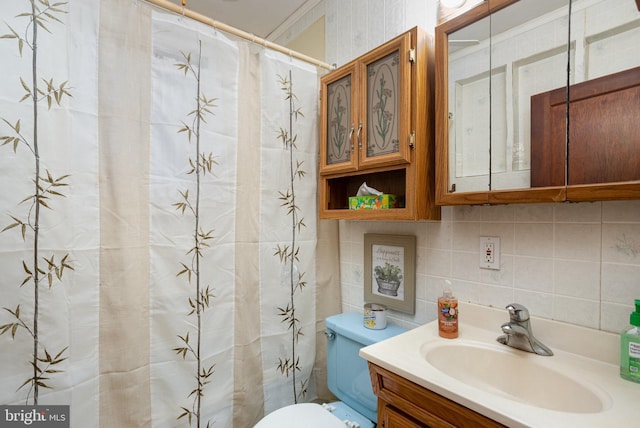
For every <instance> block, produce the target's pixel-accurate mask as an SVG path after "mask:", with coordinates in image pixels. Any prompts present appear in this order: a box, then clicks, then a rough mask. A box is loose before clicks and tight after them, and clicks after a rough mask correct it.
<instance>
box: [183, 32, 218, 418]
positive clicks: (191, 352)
mask: <svg viewBox="0 0 640 428" xmlns="http://www.w3.org/2000/svg"><path fill="white" fill-rule="evenodd" d="M182 56H183V59H184V62H182V63H178V64H176V67H177V68H178V69H179V70H181V71H184V74H185V76H190V77H192V78H195V80H196V83H197V84H196V94H195V95H196V96H195V104H196V106H195V109H193V110H191V111H190V112H189V113H188V117H189V119H190V121H189V122H188V123H187V122H182V127H181V128H180V129H179V130H178V133H183V134H186V137H187V141H188V142H189V143H190V144H192V143H194V142H195V156H194V157H189V159H188V162H189V170H188V171H187V175H192V176H194V180H195V183H196V184H195V190H196V192H195V195H189V190H185V191H180V192H179V193H180V200H179V201H178V202H176V203H174V204H173V206H174V207H175V208H176V209H177V210H178V211H180V212H181V213H182V214H185V212H187V213H189V214H190V215H191V218H192V219H193V247H191V248H190V249H189V251H187V254H186V255H187V257H189V259H190V260H189V261H188V262H187V263H184V262H181V263H180V265H181V270H180V271H179V272H178V273H177V276H184V277H186V280H187V282H188V283H189V284H190V285H192V284H193V283H194V282H195V290H194V295H193V296H191V297H189V298H188V306H189V313H188V314H187V315H188V316H195V318H196V322H195V331H196V337H195V343H194V342H193V341H191V342H190V339H189V333H190V331H187V333H186V334H185V335H178V339H179V343H180V344H179V346H178V347H177V348H174V349H173V350H174V351H175V352H176V353H177V354H178V355H180V356H182V358H183V359H186V358H187V356H189V357H191V358H193V359H194V360H195V362H196V370H195V373H194V378H195V380H196V382H195V387H194V389H193V390H192V391H191V392H190V393H189V398H191V399H192V400H193V401H192V403H191V404H190V406H189V407H185V406H182V407H181V411H180V414H179V416H178V419H186V420H187V421H188V423H189V426H191V425H192V424H193V423H195V425H196V426H197V427H198V428H200V426H201V424H202V398H203V397H204V388H205V386H206V385H207V384H208V383H210V382H211V377H212V376H213V374H214V367H215V364H212V365H210V366H208V367H203V361H202V353H201V349H202V345H203V339H202V335H203V332H202V330H203V325H202V313H203V312H204V311H205V309H208V308H209V307H210V303H211V299H212V298H214V297H215V296H214V295H213V292H212V290H211V288H210V286H209V285H206V287H205V285H204V281H205V278H204V277H203V276H202V275H201V270H200V263H201V259H202V256H203V251H204V250H206V249H207V248H208V247H209V246H210V245H211V244H210V241H211V240H212V239H214V236H213V229H211V230H206V229H203V228H202V225H201V222H202V220H203V219H202V218H201V210H200V181H201V179H202V178H204V177H205V176H206V175H207V174H211V172H212V169H213V166H214V165H216V161H215V159H214V157H213V154H212V153H204V152H202V153H201V152H200V137H201V135H202V134H201V126H203V124H206V118H207V117H208V116H212V115H213V114H214V113H213V110H212V109H213V108H214V107H216V105H215V104H214V103H215V101H216V99H215V98H207V96H206V95H205V94H203V93H201V90H200V82H201V78H202V77H201V68H200V62H201V60H202V42H201V41H199V49H198V57H197V63H196V64H193V62H192V59H191V53H188V54H185V53H182ZM210 424H211V422H210V421H209V422H207V425H206V426H207V428H208V427H209V426H210Z"/></svg>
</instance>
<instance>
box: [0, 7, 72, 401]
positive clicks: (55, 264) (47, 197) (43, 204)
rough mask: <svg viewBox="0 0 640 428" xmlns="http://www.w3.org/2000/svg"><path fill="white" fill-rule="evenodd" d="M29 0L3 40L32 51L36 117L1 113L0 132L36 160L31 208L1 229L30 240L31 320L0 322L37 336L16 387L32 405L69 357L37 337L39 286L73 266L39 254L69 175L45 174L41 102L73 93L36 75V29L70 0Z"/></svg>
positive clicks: (3, 329)
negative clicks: (47, 220)
mask: <svg viewBox="0 0 640 428" xmlns="http://www.w3.org/2000/svg"><path fill="white" fill-rule="evenodd" d="M29 3H30V5H31V10H30V11H29V12H25V13H21V14H20V15H18V16H17V18H26V19H27V21H28V22H27V24H26V26H25V29H24V31H23V32H22V34H21V33H19V32H18V31H16V30H15V29H14V28H13V27H11V26H10V25H8V24H7V27H8V28H9V31H10V33H9V34H5V35H3V36H1V37H0V38H2V39H13V40H16V41H17V42H18V51H19V53H20V56H22V54H23V50H24V49H25V47H26V48H27V50H29V51H30V52H31V76H30V77H31V78H30V82H29V83H28V82H27V81H25V80H24V79H23V78H22V77H21V78H20V84H21V85H22V88H23V89H24V91H25V94H24V96H23V97H22V98H21V99H20V102H25V101H30V102H31V103H32V117H30V118H28V119H26V120H25V122H28V125H27V126H22V121H21V120H20V119H18V120H17V121H16V122H11V121H10V120H8V119H7V118H4V117H3V118H2V121H3V122H4V124H5V125H7V126H8V127H9V128H11V135H3V136H0V142H1V144H2V145H3V146H10V147H12V148H13V152H14V153H15V154H16V155H17V154H18V148H23V147H24V148H26V149H27V152H28V154H29V155H30V156H32V157H33V162H34V172H33V176H32V177H31V179H32V181H33V183H34V191H33V194H31V195H28V196H27V197H25V198H24V199H23V200H22V201H21V203H22V204H24V205H26V206H27V209H26V210H25V211H26V212H25V213H23V214H22V215H21V216H20V215H12V214H9V216H10V217H11V219H12V222H11V223H10V224H9V225H8V226H6V227H5V228H4V229H2V232H4V231H7V230H9V229H17V230H20V233H21V234H22V239H23V241H25V242H26V241H27V239H30V240H31V243H32V256H33V259H32V262H31V264H29V263H28V262H26V261H25V260H23V261H22V269H23V271H24V273H25V275H26V276H25V278H24V280H23V281H22V283H21V284H20V287H23V286H26V285H28V284H31V285H33V309H32V311H33V314H32V317H33V319H32V320H29V319H27V316H25V315H24V313H25V311H22V310H21V305H20V304H18V305H17V306H16V307H15V308H14V309H11V308H7V307H5V308H3V309H4V310H5V311H6V312H8V313H9V314H10V316H11V318H12V321H11V322H10V323H7V324H3V325H0V334H4V333H7V332H11V338H12V339H15V338H16V335H17V333H18V331H19V330H24V331H25V332H26V333H27V335H28V336H29V337H31V339H32V340H33V354H32V356H31V360H30V365H31V367H32V369H33V373H32V375H31V377H29V378H28V379H27V380H25V381H24V383H23V384H22V385H20V386H19V388H18V390H19V389H22V388H23V387H25V386H28V387H29V389H28V392H27V396H26V399H25V403H26V404H29V400H30V399H32V404H33V405H38V397H39V391H40V388H52V386H50V383H49V380H50V379H51V376H52V375H54V374H55V373H59V372H62V371H63V370H61V369H60V368H59V366H58V365H59V364H60V363H61V362H63V361H64V360H66V357H64V356H63V355H64V354H65V352H66V350H67V347H64V348H62V349H61V350H59V351H58V352H55V353H50V352H49V351H48V350H47V347H46V346H45V345H43V344H42V341H41V339H40V336H39V334H40V327H41V326H40V325H39V316H40V305H41V303H42V302H41V301H40V297H41V296H40V291H41V290H40V287H41V285H47V286H48V289H51V288H52V287H53V285H54V283H55V282H61V281H62V277H63V274H64V272H65V270H67V269H69V270H73V266H72V263H71V261H70V260H69V254H65V255H64V256H62V258H60V259H59V261H58V260H56V255H55V254H51V255H50V256H49V257H45V256H42V255H41V252H40V245H41V239H42V238H43V231H41V230H40V218H41V211H40V208H47V209H51V206H50V204H51V201H52V200H53V198H59V197H64V194H63V193H61V192H62V189H61V188H62V187H65V186H67V185H68V183H67V181H66V180H67V178H68V177H69V175H61V176H57V177H56V176H54V175H53V174H52V173H51V172H50V171H49V170H46V171H45V172H44V173H42V163H43V159H41V156H40V144H41V141H40V137H41V135H40V134H39V129H38V125H39V114H40V107H39V105H40V103H42V102H46V103H47V107H48V109H51V107H52V105H53V103H54V102H55V103H56V104H57V105H60V103H61V101H62V100H63V98H64V97H65V96H71V94H70V93H69V90H68V89H67V82H66V81H65V82H63V83H61V84H60V85H57V86H56V84H55V83H54V81H53V79H49V80H47V79H45V78H41V77H40V76H39V75H38V48H37V45H38V43H37V42H38V36H39V34H38V29H42V30H44V31H46V32H47V33H51V31H50V30H49V28H48V26H49V24H51V23H55V22H58V23H62V21H61V20H60V19H59V18H58V16H61V14H64V13H66V11H65V10H64V9H63V8H62V6H64V5H65V4H66V3H63V2H60V3H53V4H50V3H49V2H48V0H37V1H36V0H30V2H29ZM4 72H6V70H5V71H4ZM38 84H40V86H38ZM29 128H30V129H29ZM26 312H29V311H26Z"/></svg>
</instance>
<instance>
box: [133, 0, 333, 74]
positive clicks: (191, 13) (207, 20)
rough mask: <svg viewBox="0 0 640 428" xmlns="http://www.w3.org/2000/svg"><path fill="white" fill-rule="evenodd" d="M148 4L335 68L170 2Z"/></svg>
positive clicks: (305, 59)
mask: <svg viewBox="0 0 640 428" xmlns="http://www.w3.org/2000/svg"><path fill="white" fill-rule="evenodd" d="M145 1H146V2H147V3H151V4H153V5H155V6H158V7H161V8H163V9H166V10H169V11H171V12H174V13H177V14H179V15H183V16H186V17H188V18H191V19H194V20H196V21H199V22H202V23H203V24H206V25H209V26H211V27H213V28H214V29H216V30H220V31H224V32H225V33H229V34H232V35H234V36H237V37H240V38H242V39H246V40H249V41H250V42H253V43H256V44H259V45H262V46H264V47H266V48H269V49H273V50H275V51H278V52H281V53H284V54H285V55H289V56H291V57H294V58H297V59H300V60H302V61H306V62H308V63H311V64H313V65H316V66H318V67H322V68H325V69H327V70H332V69H333V67H332V66H331V65H329V64H327V63H326V62H322V61H320V60H317V59H315V58H312V57H310V56H308V55H305V54H302V53H300V52H296V51H293V50H291V49H288V48H285V47H284V46H281V45H278V44H276V43H273V42H270V41H268V40H266V39H263V38H260V37H256V36H255V35H254V34H251V33H247V32H246V31H242V30H239V29H237V28H235V27H232V26H230V25H227V24H224V23H222V22H219V21H216V20H214V19H212V18H209V17H208V16H205V15H202V14H200V13H197V12H194V11H192V10H189V9H187V8H185V7H182V6H178V5H177V4H174V3H171V2H170V1H168V0H145Z"/></svg>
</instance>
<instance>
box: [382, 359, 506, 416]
mask: <svg viewBox="0 0 640 428" xmlns="http://www.w3.org/2000/svg"><path fill="white" fill-rule="evenodd" d="M369 372H370V375H371V384H372V385H373V391H374V393H375V394H376V395H377V396H378V398H379V401H381V402H382V403H380V404H379V415H378V419H379V420H384V417H385V415H384V409H386V407H387V406H392V407H393V408H396V409H398V410H399V411H400V412H402V413H405V414H406V415H408V416H409V417H410V418H413V419H416V420H418V421H420V422H421V423H425V424H427V425H428V426H430V427H452V426H455V427H477V426H483V427H504V425H502V424H500V423H498V422H496V421H494V420H492V419H490V418H487V417H486V416H484V415H481V414H480V413H478V412H475V411H473V410H471V409H468V408H466V407H464V406H462V405H460V404H458V403H456V402H454V401H452V400H450V399H448V398H446V397H443V396H441V395H439V394H437V393H435V392H433V391H430V390H428V389H426V388H424V387H422V386H420V385H417V384H415V383H413V382H411V381H409V380H407V379H405V378H403V377H401V376H398V375H396V374H395V373H392V372H390V371H389V370H386V369H384V368H382V367H380V366H377V365H375V364H373V363H369ZM380 413H382V414H380Z"/></svg>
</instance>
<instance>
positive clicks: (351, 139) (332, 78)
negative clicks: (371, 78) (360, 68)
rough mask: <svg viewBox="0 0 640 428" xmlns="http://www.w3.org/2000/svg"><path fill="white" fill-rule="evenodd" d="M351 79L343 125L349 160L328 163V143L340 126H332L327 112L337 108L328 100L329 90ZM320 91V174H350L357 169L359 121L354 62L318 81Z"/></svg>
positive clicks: (357, 87) (356, 77) (357, 88)
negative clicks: (336, 128) (340, 82)
mask: <svg viewBox="0 0 640 428" xmlns="http://www.w3.org/2000/svg"><path fill="white" fill-rule="evenodd" d="M346 77H351V89H350V94H349V95H350V97H351V99H350V101H351V103H350V105H349V106H347V107H348V109H349V110H350V112H351V114H350V117H348V118H346V119H347V121H346V123H345V125H346V129H344V132H346V135H345V137H346V143H347V144H349V147H345V150H348V151H349V152H350V156H349V160H348V161H346V162H336V163H332V164H330V163H329V150H330V148H329V143H330V141H331V139H332V134H333V133H334V129H335V126H336V125H337V126H338V127H340V126H341V125H342V123H340V124H333V123H332V118H333V116H332V115H331V112H330V111H329V110H330V109H331V108H335V107H337V106H336V105H335V104H334V103H333V101H334V100H333V99H332V98H330V96H329V95H330V94H329V88H330V86H331V85H332V84H334V83H336V82H339V81H340V80H342V79H343V78H346ZM320 90H321V103H320V109H321V114H320V117H321V124H320V144H321V147H320V174H323V175H325V174H334V173H340V172H352V171H356V170H357V169H358V154H357V151H356V149H357V144H358V143H357V127H358V121H359V111H358V108H359V103H358V102H357V97H358V90H359V86H358V75H357V67H356V63H355V62H351V63H349V64H346V65H344V66H343V67H340V68H339V69H338V70H335V71H334V72H332V73H330V74H328V75H325V76H323V77H322V79H321V80H320Z"/></svg>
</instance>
